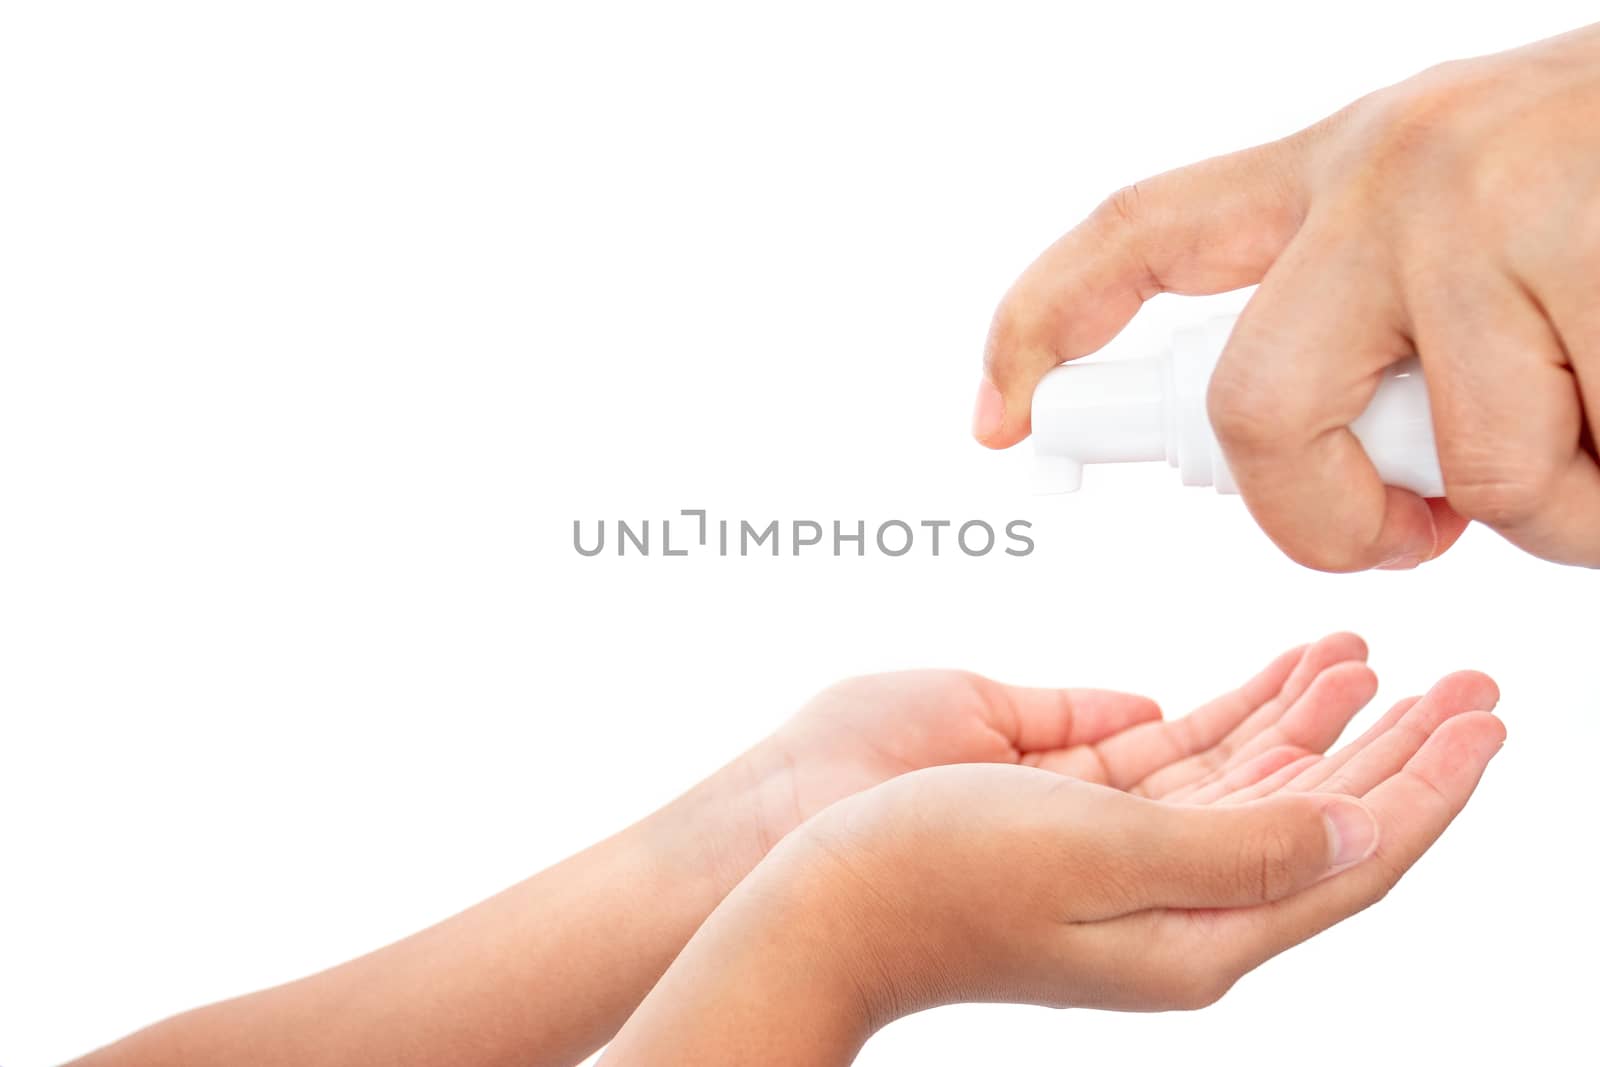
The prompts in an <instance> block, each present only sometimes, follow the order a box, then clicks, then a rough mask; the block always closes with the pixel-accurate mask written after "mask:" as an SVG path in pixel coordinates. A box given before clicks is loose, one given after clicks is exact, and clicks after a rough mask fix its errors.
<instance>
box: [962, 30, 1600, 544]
mask: <svg viewBox="0 0 1600 1067" xmlns="http://www.w3.org/2000/svg"><path fill="white" fill-rule="evenodd" d="M1597 279H1600V26H1592V27H1588V28H1585V29H1582V30H1578V31H1576V32H1573V33H1570V34H1567V35H1565V36H1562V37H1558V38H1555V39H1552V40H1549V41H1544V42H1540V43H1538V44H1535V45H1531V46H1528V47H1526V48H1521V49H1518V50H1515V51H1511V52H1505V53H1502V54H1499V55H1493V56H1486V57H1481V58H1476V59H1469V60H1462V61H1458V62H1453V63H1447V64H1444V65H1442V66H1439V67H1436V68H1433V69H1431V70H1428V71H1425V72H1424V73H1422V74H1420V75H1418V76H1417V77H1415V78H1412V79H1411V80H1409V81H1406V82H1403V83H1401V84H1399V85H1396V86H1393V87H1390V88H1387V89H1384V90H1381V91H1379V92H1376V93H1373V94H1372V95H1370V96H1368V97H1365V98H1363V99H1361V100H1358V101H1357V102H1355V103H1354V104H1352V105H1351V106H1349V107H1348V108H1346V109H1345V110H1343V111H1341V112H1339V113H1338V114H1336V115H1334V116H1332V117H1331V118H1329V119H1327V120H1325V121H1323V122H1320V123H1318V124H1317V125H1315V126H1313V127H1311V128H1310V129H1307V130H1304V131H1301V132H1300V133H1297V134H1294V135H1293V136H1291V137H1288V138H1285V139H1283V140H1281V141H1277V142H1274V143H1271V144H1267V145H1262V146H1260V147H1257V148H1252V149H1249V150H1246V151H1242V152H1237V153H1234V154H1232V155H1227V156H1222V157H1219V158H1216V159H1210V160H1206V161H1204V162H1201V163H1198V164H1195V165H1194V166H1191V167H1186V168H1183V169H1180V170H1176V171H1171V172H1169V173H1166V174H1161V175H1158V176H1157V177H1154V178H1151V179H1149V180H1147V181H1141V182H1138V183H1136V184H1134V185H1130V186H1128V187H1126V188H1124V189H1122V190H1119V191H1118V192H1117V193H1115V194H1113V195H1112V196H1111V197H1110V198H1109V199H1107V200H1106V201H1105V203H1104V204H1102V205H1101V206H1100V207H1099V208H1098V209H1097V210H1096V211H1095V212H1094V213H1093V214H1092V215H1090V216H1089V218H1088V219H1086V220H1085V221H1084V222H1083V223H1082V224H1081V225H1079V226H1078V227H1076V228H1075V229H1073V230H1072V231H1071V232H1069V233H1068V234H1066V235H1065V236H1064V237H1062V238H1061V239H1060V240H1058V241H1057V242H1056V243H1055V244H1054V245H1053V246H1051V248H1050V249H1049V250H1047V251H1046V252H1045V253H1044V254H1043V255H1042V256H1040V257H1039V259H1038V260H1037V261H1036V262H1035V263H1034V264H1033V265H1032V266H1030V267H1029V268H1028V270H1027V271H1026V272H1025V273H1024V274H1023V275H1022V277H1021V278H1019V279H1018V280H1017V282H1016V284H1015V285H1014V286H1013V287H1012V289H1011V291H1010V292H1009V293H1008V294H1007V295H1006V297H1005V299H1004V301H1003V302H1002V303H1001V305H1000V308H999V310H998V311H997V312H996V315H995V320H994V325H993V328H992V329H991V332H990V336H989V342H988V347H987V351H986V354H985V376H984V379H983V382H982V384H981V385H980V389H979V399H978V404H977V409H976V414H975V417H974V432H975V434H976V435H977V437H978V438H979V440H981V441H982V442H984V443H985V444H988V445H991V446H993V447H997V448H999V447H1006V446H1009V445H1012V444H1015V443H1016V442H1017V441H1019V440H1021V439H1022V438H1023V437H1024V436H1026V435H1027V433H1028V432H1029V406H1030V401H1031V397H1032V394H1033V388H1034V386H1035V385H1037V384H1038V381H1039V379H1040V378H1041V377H1042V376H1043V375H1044V373H1045V372H1046V371H1048V370H1049V369H1050V368H1051V367H1053V366H1055V365H1056V364H1058V363H1060V362H1062V361H1064V360H1070V359H1075V358H1077V357H1079V356H1083V355H1086V354H1088V353H1090V352H1093V351H1095V350H1096V349H1099V348H1101V347H1102V346H1103V345H1105V344H1106V343H1107V342H1108V341H1110V340H1111V338H1112V337H1114V336H1115V335H1116V334H1117V332H1118V331H1119V330H1121V329H1122V327H1123V326H1124V325H1125V324H1126V323H1127V321H1128V320H1129V319H1130V318H1131V317H1132V316H1133V314H1134V313H1135V312H1136V311H1137V310H1138V308H1139V306H1140V305H1141V304H1142V303H1143V302H1144V301H1145V300H1147V299H1149V298H1150V297H1151V296H1153V295H1155V294H1156V293H1160V292H1173V293H1217V292H1224V291H1227V290H1231V289H1239V288H1243V287H1245V286H1248V285H1253V284H1256V283H1259V284H1260V288H1259V289H1258V290H1257V292H1256V293H1255V294H1254V296H1253V297H1252V299H1251V301H1250V303H1249V305H1248V307H1247V308H1246V310H1245V312H1244V314H1243V316H1242V317H1241V319H1240V321H1239V325H1238V327H1237V329H1236V331H1235V334H1234V336H1233V338H1232V340H1231V342H1230V344H1229V345H1228V347H1227V349H1226V350H1225V351H1224V353H1223V355H1222V359H1221V361H1220V362H1219V364H1218V366H1217V371H1216V375H1215V376H1214V378H1213V379H1212V384H1211V391H1210V396H1209V408H1210V415H1211V419H1212V423H1213V425H1214V427H1215V429H1216V431H1217V436H1218V440H1219V442H1220V443H1221V445H1222V447H1223V451H1224V453H1225V454H1226V456H1227V459H1228V465H1229V467H1230V469H1231V470H1232V471H1233V474H1234V476H1235V478H1236V479H1237V481H1238V483H1239V488H1240V492H1241V493H1242V495H1243V496H1244V499H1245V501H1246V503H1247V504H1248V505H1249V507H1250V509H1251V512H1252V514H1253V515H1254V516H1255V518H1256V519H1257V521H1258V522H1259V523H1260V524H1261V527H1262V528H1263V529H1264V530H1265V531H1266V532H1267V534H1268V535H1269V536H1271V537H1272V539H1273V540H1274V541H1275V542H1276V543H1277V544H1278V545H1279V547H1281V548H1282V549H1283V550H1284V552H1286V553H1287V554H1288V555H1289V556H1291V557H1293V558H1294V559H1296V560H1298V561H1299V562H1301V563H1304V564H1306V565H1308V566H1311V567H1316V568H1319V569H1322V570H1330V571H1348V570H1359V569H1364V568H1368V567H1374V566H1385V567H1390V568H1407V567H1412V566H1415V565H1417V564H1418V563H1420V562H1422V561H1425V560H1428V559H1432V558H1434V557H1435V556H1437V555H1439V554H1440V553H1441V552H1443V551H1445V550H1446V549H1447V548H1449V547H1450V545H1451V544H1453V543H1454V542H1455V540H1456V538H1457V537H1459V536H1460V534H1461V531H1462V529H1463V528H1464V527H1465V525H1466V523H1467V522H1468V521H1471V520H1476V521H1480V522H1483V523H1485V524H1487V525H1489V526H1491V527H1493V528H1494V529H1496V530H1497V531H1499V532H1500V533H1501V534H1502V535H1504V536H1505V537H1506V538H1507V539H1509V540H1510V541H1512V542H1513V543H1514V544H1516V545H1518V546H1520V547H1521V548H1523V549H1526V550H1527V551H1529V552H1532V553H1534V554H1536V555H1539V556H1542V557H1544V558H1546V559H1550V560H1556V561H1559V562H1564V563H1573V564H1582V565H1586V566H1597V565H1600V466H1597V464H1596V461H1595V455H1594V446H1593V429H1594V428H1593V425H1592V423H1591V422H1590V421H1589V420H1590V419H1592V418H1593V416H1587V417H1586V415H1585V413H1586V412H1594V411H1597V410H1600V407H1597V404H1600V300H1597V299H1596V298H1597V296H1600V280H1597ZM1412 352H1416V353H1417V354H1418V355H1419V356H1420V357H1421V359H1422V363H1423V369H1424V373H1425V375H1426V378H1427V382H1428V391H1429V396H1430V399H1431V401H1432V406H1433V414H1434V424H1435V435H1436V438H1437V441H1438V445H1439V453H1440V462H1441V465H1442V468H1443V473H1444V481H1445V488H1446V492H1447V498H1448V499H1447V501H1424V500H1422V499H1421V498H1419V497H1417V496H1415V495H1414V494H1411V493H1408V492H1405V491H1403V490H1399V489H1393V488H1388V487H1386V486H1384V485H1383V484H1382V483H1381V482H1380V480H1379V478H1378V476H1377V473H1376V471H1374V470H1373V468H1372V465H1371V463H1370V462H1369V461H1368V460H1367V458H1366V455H1365V454H1364V453H1363V452H1362V451H1361V449H1360V446H1359V444H1358V443H1357V442H1356V440H1355V438H1354V437H1353V436H1352V435H1351V434H1350V432H1349V430H1348V429H1347V427H1348V426H1349V424H1350V422H1351V421H1352V420H1353V419H1354V418H1355V417H1356V416H1357V415H1358V414H1360V412H1361V411H1362V410H1363V409H1364V408H1365V406H1366V404H1367V402H1368V401H1369V400H1370V399H1371V397H1372V394H1373V391H1374V390H1375V389H1376V387H1377V383H1378V381H1379V378H1380V376H1381V372H1382V371H1383V369H1384V368H1385V367H1387V366H1389V365H1390V364H1392V363H1395V362H1398V361H1399V360H1401V359H1404V358H1405V357H1407V356H1408V355H1410V354H1411V353H1412Z"/></svg>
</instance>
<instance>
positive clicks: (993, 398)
mask: <svg viewBox="0 0 1600 1067" xmlns="http://www.w3.org/2000/svg"><path fill="white" fill-rule="evenodd" d="M1005 420H1006V401H1005V398H1004V397H1002V396H1001V395H1000V390H998V389H996V388H995V387H994V383H993V382H991V381H990V380H989V379H988V378H985V379H983V381H982V382H980V383H979V384H978V403H977V405H976V406H975V407H974V408H973V409H972V436H974V437H976V438H977V439H978V440H980V441H983V440H986V439H988V438H990V437H993V436H994V435H995V434H996V433H997V432H999V430H1000V424H1001V423H1003V422H1005Z"/></svg>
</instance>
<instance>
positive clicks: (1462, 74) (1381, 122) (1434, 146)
mask: <svg viewBox="0 0 1600 1067" xmlns="http://www.w3.org/2000/svg"><path fill="white" fill-rule="evenodd" d="M1483 82H1484V78H1483V77H1482V75H1481V73H1480V71H1479V68H1478V67H1477V66H1476V65H1475V64H1473V63H1472V62H1470V61H1460V60H1455V61H1451V62H1448V63H1441V64H1439V65H1437V66H1435V67H1431V68H1429V69H1428V70H1425V71H1423V72H1422V73H1421V74H1419V75H1417V76H1416V77H1414V78H1412V79H1410V80H1409V81H1406V82H1402V83H1401V84H1399V85H1397V86H1395V87H1393V88H1392V89H1388V90H1385V91H1383V92H1381V93H1378V94H1375V96H1374V97H1373V98H1372V107H1371V108H1370V111H1369V113H1368V116H1367V122H1366V123H1365V125H1364V131H1363V132H1364V136H1363V137H1362V138H1361V141H1362V142H1363V145H1362V147H1363V152H1362V155H1363V157H1364V161H1365V163H1366V164H1367V166H1368V168H1373V167H1376V168H1377V169H1378V170H1391V169H1394V168H1401V169H1405V168H1410V167H1414V166H1419V165H1428V166H1431V165H1432V164H1434V163H1437V162H1439V161H1440V160H1443V159H1454V158H1457V157H1458V156H1459V155H1460V152H1461V149H1462V148H1463V146H1462V145H1461V143H1460V142H1461V139H1462V136H1463V134H1464V131H1465V129H1466V126H1467V124H1466V123H1464V122H1463V121H1462V119H1463V117H1464V116H1465V114H1466V113H1467V112H1468V110H1469V109H1470V108H1472V107H1473V106H1474V103H1475V102H1476V101H1477V99H1478V98H1479V96H1480V91H1481V86H1482V85H1483Z"/></svg>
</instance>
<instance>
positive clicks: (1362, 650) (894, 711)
mask: <svg viewBox="0 0 1600 1067" xmlns="http://www.w3.org/2000/svg"><path fill="white" fill-rule="evenodd" d="M1366 655H1367V649H1366V645H1365V644H1363V643H1362V641H1361V639H1360V638H1358V637H1356V636H1355V635H1353V634H1334V635H1332V636H1330V637H1325V638H1323V639H1322V640H1320V641H1317V642H1316V643H1315V644H1312V645H1309V646H1304V647H1301V648H1296V649H1292V650H1290V651H1288V652H1285V653H1284V654H1282V655H1281V656H1279V657H1278V658H1276V659H1275V660H1273V661H1272V662H1271V663H1270V664H1269V665H1268V666H1267V667H1266V668H1265V669H1264V670H1262V671H1261V673H1260V674H1258V675H1257V676H1256V677H1254V678H1252V679H1251V680H1250V681H1248V682H1246V683H1245V684H1244V685H1243V686H1241V687H1240V688H1239V689H1237V690H1235V691H1233V692H1231V693H1227V694H1225V695H1223V696H1220V697H1218V698H1217V699H1215V700H1213V701H1211V702H1210V703H1208V704H1206V705H1204V706H1203V707H1201V708H1199V709H1198V710H1196V711H1194V712H1191V713H1190V714H1188V715H1186V716H1184V717H1182V718H1179V719H1175V720H1172V721H1161V719H1160V714H1161V713H1160V709H1159V708H1157V706H1156V705H1155V703H1154V702H1152V701H1151V700H1149V699H1147V698H1145V697H1138V696H1131V695H1128V694H1124V693H1113V692H1108V691H1105V690H1098V689H1026V688H1018V687H1013V686H1007V685H1002V684H1000V683H998V682H993V681H990V680H989V679H987V678H983V677H980V676H978V675H974V674H968V673H965V672H961V671H906V672H902V673H898V674H881V675H869V676H866V677H861V678H853V679H850V680H849V681H845V682H841V683H839V684H838V685H835V686H833V687H832V688H830V689H828V690H826V691H824V692H823V693H821V694H819V695H818V696H817V697H816V698H814V699H813V700H812V701H811V702H810V703H809V704H807V705H806V707H804V708H803V709H802V710H801V711H800V712H799V713H798V714H797V715H795V717H794V718H793V719H792V720H791V721H790V722H789V723H787V724H786V725H785V726H784V727H783V728H782V729H780V730H779V731H778V732H777V733H776V734H774V735H773V736H772V737H771V738H769V739H767V740H766V741H764V742H762V743H761V744H760V745H758V746H757V747H756V748H755V749H753V750H752V751H751V752H749V753H747V754H746V755H745V756H744V757H742V758H741V759H740V761H738V762H737V763H736V764H735V765H734V768H730V770H734V771H736V773H735V774H733V775H732V778H734V779H737V780H741V781H743V782H744V783H747V784H746V785H745V786H744V788H745V789H746V790H748V791H750V792H752V793H753V800H751V801H747V803H749V804H750V810H751V811H752V813H753V814H754V816H755V817H756V818H757V820H758V825H757V826H756V827H755V828H754V829H753V830H752V831H751V832H750V833H749V834H748V835H747V840H748V841H749V842H750V844H751V848H750V849H746V850H745V851H744V852H743V853H741V855H744V856H745V857H746V858H745V859H744V860H741V861H740V862H739V863H736V864H734V867H735V870H734V872H733V873H732V875H731V876H732V877H733V878H734V880H737V878H740V877H743V874H744V873H745V872H744V870H739V869H737V868H738V867H741V866H746V864H748V865H749V866H753V865H754V863H755V862H756V861H757V860H759V859H760V854H753V855H752V854H750V853H751V852H752V851H757V850H759V852H760V853H764V851H765V849H766V848H769V847H770V846H771V845H772V844H773V843H775V842H776V841H777V840H779V839H780V838H782V837H783V835H784V834H786V833H787V832H788V831H789V830H791V829H793V828H794V827H795V826H798V825H799V824H800V823H801V822H803V821H804V820H805V819H807V818H809V817H810V816H812V815H814V814H815V813H817V812H819V811H821V810H822V809H823V808H825V807H827V806H828V805H829V804H831V803H833V802H834V801H836V800H840V799H842V798H844V797H847V796H850V795H851V794H854V793H859V792H861V791H862V790H865V789H870V788H871V787H873V786H875V785H878V784H880V783H882V782H885V781H888V780H889V779H891V778H893V777H895V776H897V775H901V774H905V773H907V772H908V771H915V770H920V769H923V768H927V767H936V766H942V765H945V764H952V763H1013V764H1022V765H1025V766H1032V767H1039V768H1043V769H1045V770H1049V771H1055V772H1057V773H1059V774H1065V775H1070V776H1072V777H1074V778H1079V779H1082V780H1084V781H1088V782H1094V783H1098V784H1101V785H1109V786H1112V787H1113V788H1116V789H1120V790H1126V791H1129V792H1133V793H1136V794H1138V795H1140V796H1149V797H1154V798H1156V799H1174V800H1178V799H1184V798H1185V797H1187V796H1188V795H1190V794H1191V793H1192V792H1193V791H1194V790H1196V789H1199V788H1201V787H1203V786H1206V785H1208V784H1209V783H1211V782H1213V781H1218V780H1222V779H1225V778H1226V779H1227V780H1231V781H1235V782H1237V781H1245V780H1252V779H1253V778H1254V777H1259V776H1264V775H1266V774H1270V773H1272V772H1274V771H1276V770H1278V769H1279V768H1280V767H1283V766H1284V765H1286V764H1289V763H1291V762H1295V761H1297V760H1306V759H1310V758H1312V757H1313V756H1314V755H1315V754H1317V753H1320V752H1322V751H1324V750H1325V749H1326V748H1327V747H1328V746H1329V745H1330V744H1332V743H1333V741H1334V740H1335V739H1336V738H1337V737H1338V736H1339V733H1340V732H1341V731H1342V730H1343V729H1344V727H1345V725H1346V724H1347V723H1348V722H1349V721H1350V719H1351V718H1352V717H1353V716H1354V715H1355V714H1356V712H1358V711H1360V710H1361V708H1362V707H1363V706H1365V704H1366V703H1367V701H1369V700H1370V699H1372V696H1373V694H1374V693H1375V692H1376V690H1377V680H1376V678H1375V677H1374V676H1373V673H1372V671H1371V670H1370V669H1369V668H1368V667H1367V665H1366V662H1365V660H1366ZM750 783H753V784H750ZM727 854H728V853H727V851H723V852H722V855H724V856H726V855H727Z"/></svg>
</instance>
